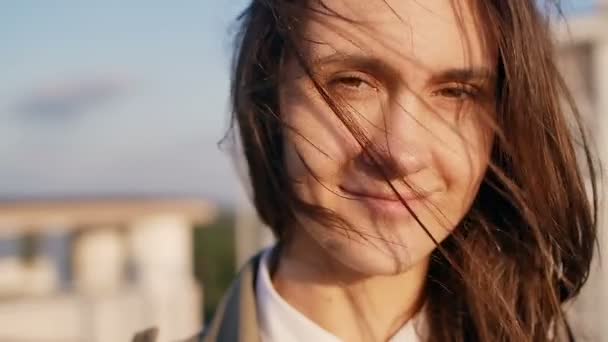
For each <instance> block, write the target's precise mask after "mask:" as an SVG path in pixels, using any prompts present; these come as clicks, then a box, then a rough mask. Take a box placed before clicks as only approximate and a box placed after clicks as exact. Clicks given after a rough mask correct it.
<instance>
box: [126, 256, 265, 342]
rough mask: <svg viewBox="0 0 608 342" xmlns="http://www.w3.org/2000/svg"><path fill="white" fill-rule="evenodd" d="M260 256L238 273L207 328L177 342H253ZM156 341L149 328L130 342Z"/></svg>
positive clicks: (155, 331) (151, 328)
mask: <svg viewBox="0 0 608 342" xmlns="http://www.w3.org/2000/svg"><path fill="white" fill-rule="evenodd" d="M260 256H261V253H260V254H258V255H256V256H254V257H253V258H252V259H251V260H250V261H249V262H248V263H247V264H245V266H244V267H243V268H242V269H241V270H240V271H239V274H238V275H237V277H236V279H235V280H234V281H233V283H232V284H231V286H230V287H229V288H228V290H227V291H226V293H225V295H224V297H223V298H222V301H221V302H220V304H219V305H218V307H217V309H216V313H215V315H214V317H213V319H212V320H211V322H210V323H209V325H208V326H207V327H205V329H204V330H203V331H201V332H199V333H198V334H196V335H195V336H192V337H191V338H188V339H186V340H183V341H180V342H199V341H200V342H206V341H255V338H256V337H257V335H258V326H257V314H256V303H255V290H254V289H255V279H256V275H257V269H258V266H259V262H260ZM157 338H158V327H150V328H148V329H145V330H142V331H139V332H137V333H136V334H135V336H134V337H133V339H132V342H157Z"/></svg>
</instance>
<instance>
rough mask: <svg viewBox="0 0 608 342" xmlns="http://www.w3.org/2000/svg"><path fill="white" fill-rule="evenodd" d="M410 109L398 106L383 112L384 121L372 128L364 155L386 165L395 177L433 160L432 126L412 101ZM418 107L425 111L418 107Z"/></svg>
mask: <svg viewBox="0 0 608 342" xmlns="http://www.w3.org/2000/svg"><path fill="white" fill-rule="evenodd" d="M410 104H411V105H412V106H411V111H410V110H406V109H404V108H403V107H402V106H399V107H398V109H397V110H393V111H389V112H387V113H384V114H383V115H384V116H383V118H382V119H383V120H382V124H381V125H380V126H378V125H377V126H376V127H375V128H374V129H373V134H372V135H371V136H370V137H369V140H368V146H365V149H364V150H365V151H363V153H362V154H363V155H365V156H364V157H363V158H364V159H365V160H366V162H367V163H370V162H371V163H374V164H376V165H378V164H379V165H380V166H381V167H383V168H385V171H387V172H389V174H391V175H392V177H404V176H408V175H412V174H415V173H417V172H419V171H421V170H423V169H424V168H426V167H428V166H429V165H430V163H431V146H430V145H431V143H432V141H430V138H429V132H428V131H429V129H430V127H426V126H424V125H425V121H426V120H424V118H423V117H421V115H420V114H422V115H424V114H423V113H421V112H419V113H418V115H417V114H416V113H414V111H415V110H416V108H415V107H417V106H416V105H414V104H413V103H411V102H410ZM418 110H423V109H422V108H419V109H418Z"/></svg>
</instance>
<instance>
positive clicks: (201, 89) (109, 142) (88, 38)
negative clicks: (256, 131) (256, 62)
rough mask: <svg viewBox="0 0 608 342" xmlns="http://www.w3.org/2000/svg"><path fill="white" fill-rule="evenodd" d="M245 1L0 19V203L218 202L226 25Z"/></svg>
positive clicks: (46, 5) (77, 6) (224, 179)
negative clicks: (162, 198)
mask: <svg viewBox="0 0 608 342" xmlns="http://www.w3.org/2000/svg"><path fill="white" fill-rule="evenodd" d="M244 6H245V1H234V0H231V1H225V0H224V1H222V0H206V1H182V2H180V3H179V4H178V3H175V2H171V3H169V2H160V1H157V2H154V1H146V2H144V1H139V2H130V3H129V4H126V2H122V1H103V2H85V1H82V2H79V1H52V2H51V1H19V2H14V3H13V4H12V5H11V6H4V8H3V11H2V14H0V41H2V42H3V43H2V44H1V45H0V66H1V68H2V79H3V82H2V83H0V123H1V124H0V156H2V158H0V198H13V197H26V198H27V197H32V196H33V197H49V196H82V195H84V196H94V195H97V194H102V195H112V194H120V195H123V194H124V195H133V194H135V195H137V194H150V193H152V194H153V193H163V194H195V195H200V196H203V197H211V198H213V199H220V200H222V201H228V202H230V201H231V200H232V198H233V197H234V193H235V189H236V188H237V184H236V181H235V177H234V176H233V172H232V167H231V165H230V162H229V158H228V157H227V156H226V155H225V154H224V153H222V152H220V151H219V150H218V149H217V147H216V142H217V140H219V139H220V137H221V135H222V133H223V131H224V129H225V127H226V118H227V113H226V101H227V89H228V67H229V65H228V62H229V58H230V54H231V50H230V44H231V34H230V26H231V23H232V22H233V19H234V17H235V16H236V15H237V13H238V12H239V11H240V10H242V9H243V7H244Z"/></svg>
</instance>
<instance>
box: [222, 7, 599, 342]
mask: <svg viewBox="0 0 608 342" xmlns="http://www.w3.org/2000/svg"><path fill="white" fill-rule="evenodd" d="M311 2H315V5H317V6H311V5H312V4H311ZM538 5H539V2H538V1H533V0H509V1H503V0H493V1H489V0H479V1H477V2H476V7H475V9H476V10H478V11H479V12H480V13H479V16H480V18H483V20H484V21H485V23H486V24H487V31H488V34H489V35H492V36H493V40H494V41H496V42H497V44H498V47H497V48H498V51H499V54H498V64H497V65H498V67H497V75H498V81H497V87H496V99H497V101H496V113H497V117H496V118H495V125H494V126H495V141H494V144H493V151H492V155H491V162H490V165H489V167H488V171H487V173H486V175H485V178H484V181H483V184H482V185H481V188H480V190H479V193H478V195H477V197H476V199H475V202H474V204H473V207H472V208H471V210H470V211H469V213H468V214H467V215H466V216H465V218H464V219H463V220H462V222H461V223H460V226H459V229H457V230H455V232H454V233H453V234H452V235H451V236H450V237H448V238H447V239H446V240H445V241H444V242H443V243H441V245H439V246H438V248H437V249H436V250H435V251H434V252H433V254H432V256H431V265H430V270H429V274H428V281H427V291H426V294H427V306H426V307H427V310H428V319H427V320H428V324H429V332H430V336H429V338H430V340H432V341H545V340H548V339H550V336H551V335H552V334H553V333H554V330H555V327H556V326H560V325H562V324H563V323H564V322H565V321H564V314H563V311H562V307H561V306H562V304H563V303H564V302H565V301H567V300H569V299H571V298H573V297H574V296H576V295H577V293H578V292H579V290H580V289H581V287H582V286H583V284H584V283H585V281H586V279H587V277H588V273H589V268H590V263H591V259H592V256H593V250H594V247H595V243H596V222H597V219H596V216H597V194H596V192H597V191H596V175H595V172H594V170H595V169H596V168H595V166H594V163H595V161H594V159H593V158H592V154H591V153H590V149H589V147H588V143H587V140H586V138H585V134H584V129H583V126H582V124H581V120H580V116H579V114H578V112H577V109H576V107H575V105H574V102H573V99H572V97H571V96H570V93H569V92H568V90H567V88H566V86H565V84H564V81H563V79H562V78H561V76H560V74H559V72H558V70H557V68H556V65H555V62H554V47H553V44H552V41H551V35H550V23H549V20H548V19H549V15H548V14H547V13H553V12H551V11H548V9H549V7H547V8H546V9H545V11H540V10H539V8H538ZM318 8H327V7H326V6H324V4H323V1H322V0H311V1H288V0H253V1H252V2H251V4H250V5H249V6H248V8H247V9H246V10H245V12H244V13H243V14H242V15H241V16H240V18H239V20H240V30H239V34H238V35H237V38H236V54H235V59H234V68H233V75H232V94H231V95H232V97H231V105H232V125H231V131H232V130H235V129H238V132H236V131H232V132H233V133H236V134H235V135H233V136H234V137H235V138H238V141H239V146H240V147H241V148H242V152H243V153H244V156H245V158H246V161H247V166H248V174H249V178H250V180H251V187H252V195H253V202H254V205H255V208H256V210H257V213H258V214H259V217H260V218H261V219H262V221H263V222H264V223H265V224H266V225H268V226H269V227H270V228H271V229H272V230H273V232H274V233H275V235H276V237H277V238H278V239H279V242H280V243H285V242H286V241H288V239H289V236H290V234H289V229H288V228H287V227H290V225H291V224H292V223H293V222H294V221H295V217H296V216H295V213H296V212H305V213H307V214H308V215H310V216H312V217H315V218H317V219H318V220H323V221H324V222H325V223H326V224H327V225H328V226H341V225H344V224H346V223H345V222H344V220H342V219H341V218H339V217H337V216H336V215H334V214H333V213H331V212H328V211H327V210H326V209H325V208H320V207H316V206H313V205H310V204H307V203H304V202H303V201H301V200H300V199H298V197H297V196H296V195H295V192H294V190H293V188H292V184H291V183H290V181H289V178H288V176H287V171H286V168H285V165H284V161H283V134H284V132H285V130H286V129H290V128H289V127H286V126H285V124H284V123H283V121H282V118H281V115H280V110H279V99H278V94H279V91H278V87H279V83H280V82H279V80H280V78H281V75H280V70H281V64H282V63H283V60H284V58H287V56H291V57H290V58H298V60H299V62H300V63H301V64H303V66H304V70H308V69H307V68H306V65H305V64H306V61H305V60H303V59H302V58H299V57H298V56H301V55H300V53H299V51H298V48H297V47H298V39H302V36H301V34H300V33H301V32H299V30H300V28H301V26H302V25H301V23H302V22H303V21H305V20H306V17H307V13H312V12H314V11H318ZM556 8H557V7H556ZM327 12H328V13H329V12H330V11H329V10H328V11H327ZM325 14H327V13H325ZM336 15H337V14H336ZM309 77H311V78H314V77H313V75H312V74H310V73H309ZM319 91H320V92H322V89H319ZM325 95H327V94H325ZM324 98H325V100H326V101H327V102H328V104H330V106H331V107H332V109H333V108H336V106H335V104H333V103H331V102H332V99H331V98H329V97H327V96H324ZM334 111H336V112H337V113H336V114H339V113H338V112H339V109H338V108H337V109H335V110H334ZM349 129H350V127H349ZM351 131H352V130H351ZM583 172H584V173H585V174H583Z"/></svg>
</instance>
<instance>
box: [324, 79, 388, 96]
mask: <svg viewBox="0 0 608 342" xmlns="http://www.w3.org/2000/svg"><path fill="white" fill-rule="evenodd" d="M329 85H330V87H331V88H333V90H334V91H337V92H339V93H342V95H344V96H350V97H354V96H357V97H360V96H365V95H367V94H369V93H371V92H374V93H375V92H376V90H377V88H376V87H375V86H374V85H373V83H372V81H369V80H367V79H366V78H365V77H363V76H359V75H344V76H339V77H336V78H334V79H333V80H331V81H330V82H329Z"/></svg>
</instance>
